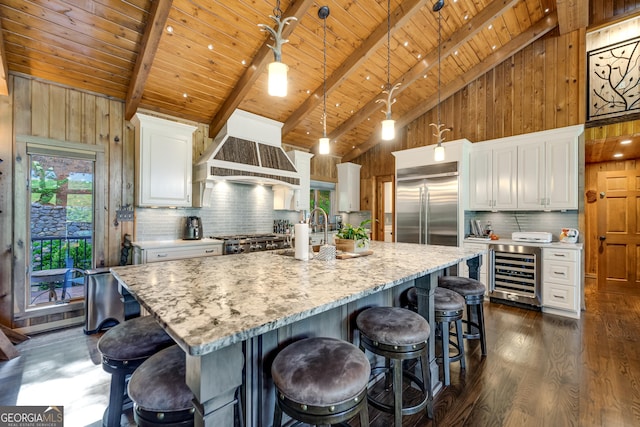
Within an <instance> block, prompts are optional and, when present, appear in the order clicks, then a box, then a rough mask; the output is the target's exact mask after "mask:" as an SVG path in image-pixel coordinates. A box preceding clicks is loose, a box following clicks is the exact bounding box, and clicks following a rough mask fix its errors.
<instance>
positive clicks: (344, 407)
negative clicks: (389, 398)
mask: <svg viewBox="0 0 640 427" xmlns="http://www.w3.org/2000/svg"><path fill="white" fill-rule="evenodd" d="M370 374H371V367H370V366H369V360H368V359H367V357H366V356H365V355H364V353H362V352H361V351H360V350H359V349H358V348H357V347H356V346H354V345H353V344H351V343H349V342H346V341H342V340H339V339H335V338H324V337H318V338H306V339H303V340H300V341H296V342H294V343H293V344H290V345H288V346H287V347H285V348H284V350H282V351H281V352H280V353H278V355H277V356H276V358H275V359H274V361H273V365H272V366H271V375H272V377H273V382H274V384H275V387H276V406H275V411H274V415H273V426H274V427H281V425H282V413H283V412H284V413H286V414H287V415H289V416H290V417H291V418H293V419H295V420H297V421H301V422H304V423H309V424H313V425H331V424H338V423H343V422H345V421H347V420H349V419H350V418H352V417H353V416H355V415H356V414H360V425H361V426H362V427H368V426H369V412H368V408H367V399H366V396H367V384H368V382H369V375H370Z"/></svg>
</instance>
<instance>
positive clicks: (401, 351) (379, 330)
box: [356, 307, 433, 427]
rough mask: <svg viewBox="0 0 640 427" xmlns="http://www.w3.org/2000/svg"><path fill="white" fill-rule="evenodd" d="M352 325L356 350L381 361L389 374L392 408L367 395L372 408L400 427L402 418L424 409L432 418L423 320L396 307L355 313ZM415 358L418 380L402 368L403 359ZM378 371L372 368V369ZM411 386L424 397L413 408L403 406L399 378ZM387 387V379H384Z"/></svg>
mask: <svg viewBox="0 0 640 427" xmlns="http://www.w3.org/2000/svg"><path fill="white" fill-rule="evenodd" d="M356 324H357V326H358V329H359V330H360V348H361V349H362V351H365V350H369V351H370V352H371V353H373V354H376V355H380V356H383V357H384V358H385V368H384V369H385V370H386V371H387V374H391V378H392V379H393V380H392V385H391V386H392V388H393V405H388V404H386V403H383V402H381V401H379V400H377V399H375V398H373V397H372V396H371V395H369V396H367V397H368V400H369V403H370V404H371V406H373V407H374V408H376V409H378V410H380V411H383V412H388V413H391V414H393V415H394V424H395V425H396V426H397V427H400V426H402V417H403V416H404V415H411V414H416V413H418V412H420V411H422V410H424V409H425V407H426V408H427V415H428V416H429V417H430V418H433V394H432V392H431V375H430V372H429V364H428V361H427V359H428V354H427V350H428V347H427V341H428V339H429V335H430V334H431V329H430V328H429V323H428V322H427V321H426V319H425V318H424V317H422V316H420V315H419V314H417V313H414V312H413V311H410V310H407V309H405V308H400V307H372V308H368V309H366V310H364V311H363V312H362V313H360V314H358V317H357V318H356ZM412 359H419V361H420V368H421V371H422V378H418V376H417V375H415V374H414V373H413V372H411V371H409V370H406V369H403V367H402V365H403V361H404V360H412ZM378 369H382V368H375V369H374V371H375V370H378ZM403 376H404V377H406V378H408V379H409V380H410V381H411V382H412V383H415V384H416V385H417V386H418V388H419V390H420V392H421V393H422V395H423V396H424V397H423V398H422V399H421V400H420V401H419V402H418V403H417V404H415V405H413V406H406V407H404V406H403V403H402V378H403ZM386 381H387V388H388V386H389V385H390V384H389V376H387V377H386Z"/></svg>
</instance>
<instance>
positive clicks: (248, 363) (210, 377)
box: [112, 242, 483, 426]
mask: <svg viewBox="0 0 640 427" xmlns="http://www.w3.org/2000/svg"><path fill="white" fill-rule="evenodd" d="M371 249H372V250H373V255H370V256H365V257H359V258H351V259H345V260H334V261H328V262H327V261H320V260H310V261H299V260H296V259H294V258H293V257H290V256H284V255H279V254H278V253H277V251H273V252H256V253H249V254H243V255H239V256H233V257H224V256H222V257H206V258H193V259H185V260H177V261H168V262H160V263H151V264H144V265H136V266H127V267H114V268H112V272H113V274H114V276H115V277H116V278H117V279H118V281H119V282H120V284H121V285H122V286H124V287H125V288H126V289H127V290H128V291H129V292H131V294H132V295H133V296H134V297H135V298H136V300H138V302H139V303H140V304H141V305H142V306H143V307H144V308H145V309H146V310H147V311H148V312H149V313H151V315H153V316H154V317H155V318H156V319H157V320H158V322H159V323H160V324H161V325H162V326H163V327H164V328H165V329H166V331H167V332H168V333H169V334H170V335H171V337H173V339H174V340H175V341H176V342H177V343H178V344H179V345H180V346H181V347H182V349H183V350H184V351H185V352H186V353H187V384H188V385H189V387H190V388H191V390H192V391H193V393H194V395H195V397H196V400H197V401H198V402H197V405H196V407H197V411H196V425H204V426H214V425H215V426H227V425H228V426H232V425H233V410H234V409H233V402H234V393H235V390H236V388H237V387H239V386H241V385H242V386H243V393H242V395H243V398H242V399H243V406H244V410H245V411H244V412H245V413H246V420H245V422H246V425H247V426H259V425H269V423H270V421H269V419H270V415H271V411H272V410H273V404H274V396H273V386H272V384H271V382H270V361H271V360H272V359H273V357H275V354H277V351H279V350H280V349H281V348H283V347H284V346H285V345H286V344H288V343H290V342H292V341H294V340H297V339H301V338H304V337H309V336H332V337H335V338H341V339H344V340H348V341H351V342H354V335H355V333H354V330H355V325H354V323H355V315H356V314H357V313H358V312H360V311H361V310H362V309H363V308H366V307H371V306H382V305H398V304H399V301H400V294H401V293H402V292H403V291H404V290H405V289H407V288H408V287H410V286H416V287H417V288H418V310H419V312H420V314H422V315H423V316H425V318H426V319H427V320H428V321H429V323H430V324H431V325H433V324H434V313H433V309H432V304H433V290H434V289H435V287H436V286H437V277H438V276H439V275H441V274H442V273H443V271H444V270H445V269H446V268H447V267H450V266H453V265H456V264H459V263H461V262H466V263H467V264H468V265H469V267H470V271H471V275H472V277H476V278H477V268H478V267H479V264H480V261H481V256H482V254H483V253H482V252H479V251H474V250H468V249H466V250H465V249H463V248H458V247H449V246H430V245H417V244H410V243H382V242H371ZM429 341H430V342H429V360H430V368H431V374H432V380H433V384H432V387H433V389H434V390H435V391H437V390H439V388H440V387H441V383H440V382H439V380H438V366H437V364H436V360H435V345H434V340H433V339H430V340H429ZM356 344H357V342H356Z"/></svg>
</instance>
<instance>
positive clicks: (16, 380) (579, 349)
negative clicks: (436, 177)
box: [0, 284, 640, 427]
mask: <svg viewBox="0 0 640 427" xmlns="http://www.w3.org/2000/svg"><path fill="white" fill-rule="evenodd" d="M586 306H587V310H586V311H584V312H583V313H582V319H580V320H573V319H568V318H563V317H558V316H553V315H547V314H542V313H539V312H534V311H528V310H523V309H520V308H515V307H509V306H505V305H499V304H493V303H485V309H486V311H485V316H486V323H487V336H488V342H487V344H488V356H487V357H485V358H481V357H480V348H479V346H478V345H477V343H475V342H472V343H471V345H469V346H467V347H468V348H467V350H468V353H467V356H466V362H467V369H466V372H461V371H460V369H459V368H458V367H457V364H455V365H454V366H453V367H452V384H451V386H449V387H447V388H445V389H444V390H443V391H441V392H440V393H439V394H438V396H437V397H436V401H435V410H436V422H435V423H434V422H433V421H432V420H430V419H428V418H426V417H425V416H423V415H421V414H416V415H413V416H409V417H405V420H404V425H405V426H410V427H413V426H415V427H418V426H420V427H431V426H435V425H437V426H440V427H447V426H483V427H484V426H514V427H527V426H536V427H538V426H549V427H559V426H562V427H564V426H580V427H590V426H606V427H624V426H629V427H631V426H638V425H640V342H639V341H640V338H639V337H640V297H637V296H624V295H618V294H598V293H596V286H595V284H588V285H587V290H586ZM98 338H99V335H90V336H86V335H84V333H83V332H82V329H81V328H71V329H66V330H63V331H57V332H53V333H48V334H42V335H36V336H34V337H33V338H32V339H30V340H28V341H26V342H24V343H22V344H20V345H19V346H18V348H19V350H20V351H21V353H22V355H21V356H20V357H19V358H17V359H14V360H11V361H8V362H0V406H2V405H63V406H64V412H65V426H96V427H97V426H100V425H101V422H100V420H101V417H102V413H103V411H104V408H105V407H106V405H107V400H108V399H107V396H108V388H109V375H108V374H107V373H106V372H104V371H103V370H102V367H101V366H100V355H99V354H98V352H97V351H96V343H97V341H98ZM370 415H371V425H372V427H383V426H384V427H387V426H389V425H391V423H392V422H391V417H390V416H389V415H386V414H384V415H383V414H380V413H379V412H377V411H376V410H374V409H370ZM123 422H124V418H123ZM129 423H130V425H133V423H132V422H131V420H129ZM123 425H127V424H123ZM354 425H357V423H354Z"/></svg>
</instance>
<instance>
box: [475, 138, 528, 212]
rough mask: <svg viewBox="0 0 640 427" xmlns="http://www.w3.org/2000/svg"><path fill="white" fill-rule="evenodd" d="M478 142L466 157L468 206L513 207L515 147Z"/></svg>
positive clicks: (515, 202)
mask: <svg viewBox="0 0 640 427" xmlns="http://www.w3.org/2000/svg"><path fill="white" fill-rule="evenodd" d="M481 145H482V147H481V148H478V149H475V150H472V153H471V155H470V157H469V209H472V210H478V211H487V210H490V211H493V210H499V209H502V210H509V209H515V208H516V206H517V188H516V183H517V155H518V151H517V147H516V146H513V145H511V144H495V143H483V144H481ZM478 147H480V146H478Z"/></svg>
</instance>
